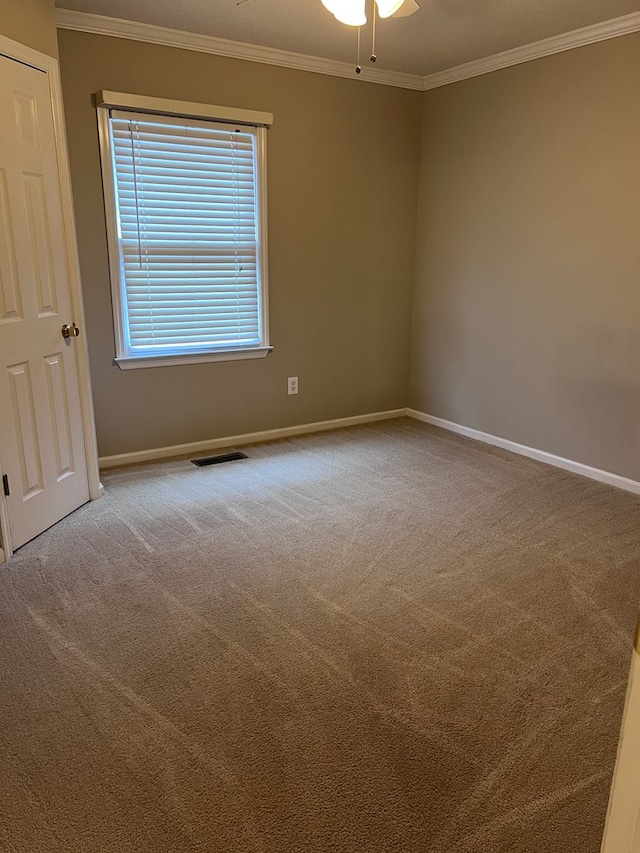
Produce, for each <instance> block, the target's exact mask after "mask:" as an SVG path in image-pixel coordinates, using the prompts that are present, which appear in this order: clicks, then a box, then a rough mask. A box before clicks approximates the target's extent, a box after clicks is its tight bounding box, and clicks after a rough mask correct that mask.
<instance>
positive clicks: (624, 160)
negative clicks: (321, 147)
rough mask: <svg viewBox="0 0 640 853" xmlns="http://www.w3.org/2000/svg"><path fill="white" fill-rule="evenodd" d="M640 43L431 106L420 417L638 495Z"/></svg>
mask: <svg viewBox="0 0 640 853" xmlns="http://www.w3.org/2000/svg"><path fill="white" fill-rule="evenodd" d="M639 79H640V35H631V36H626V37H624V38H618V39H614V40H611V41H607V42H603V43H601V44H597V45H592V46H589V47H585V48H580V49H579V50H573V51H569V52H567V53H562V54H559V55H557V56H553V57H549V58H546V59H542V60H538V61H535V62H530V63H528V64H525V65H520V66H517V67H514V68H509V69H505V70H503V71H499V72H495V73H493V74H489V75H486V76H484V77H479V78H476V79H473V80H469V81H465V82H461V83H457V84H455V85H451V86H447V87H444V88H441V89H437V90H434V91H431V92H427V93H425V95H424V105H423V106H424V110H423V133H422V166H421V176H420V202H419V218H418V258H417V283H416V293H415V303H414V316H413V334H412V368H411V379H410V401H409V402H410V405H411V406H413V407H415V408H417V409H420V410H422V411H424V412H427V413H429V414H432V415H436V416H439V417H442V418H446V419H449V420H452V421H455V422H457V423H460V424H464V425H467V426H470V427H474V428H476V429H479V430H484V431H486V432H490V433H493V434H495V435H499V436H502V437H505V438H508V439H511V440H513V441H517V442H521V443H523V444H527V445H531V446H534V447H537V448H541V449H543V450H546V451H549V452H551V453H555V454H559V455H561V456H565V457H569V458H570V459H574V460H577V461H580V462H583V463H586V464H589V465H593V466H595V467H598V468H604V469H607V470H610V471H614V472H616V473H619V474H622V475H626V476H628V477H632V478H634V479H640V165H639V164H640V101H639V99H638V86H637V81H638V80H639Z"/></svg>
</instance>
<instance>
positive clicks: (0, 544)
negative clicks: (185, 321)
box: [0, 35, 103, 563]
mask: <svg viewBox="0 0 640 853" xmlns="http://www.w3.org/2000/svg"><path fill="white" fill-rule="evenodd" d="M0 55H2V56H6V57H7V58H8V59H14V60H16V61H17V62H22V63H24V64H25V65H30V66H31V67H32V68H35V69H37V70H38V71H42V72H44V73H45V74H46V75H47V80H48V83H49V96H50V99H51V108H52V112H53V126H54V139H55V146H56V157H57V163H58V178H59V183H60V198H61V202H62V221H63V227H64V234H65V248H66V254H67V266H68V271H69V290H70V294H71V306H72V309H73V314H74V320H75V322H76V323H78V325H80V328H81V329H82V332H83V334H82V335H81V336H80V337H79V338H77V339H76V341H75V344H76V365H77V371H78V386H79V389H80V409H81V413H82V434H83V437H84V449H85V456H86V460H87V482H88V486H89V498H90V500H92V501H94V500H96V499H97V498H99V497H100V496H101V494H102V491H103V489H102V483H101V482H100V469H99V466H98V445H97V442H96V429H95V419H94V413H93V397H92V393H91V377H90V373H89V350H88V348H87V336H86V334H85V329H86V323H85V317H84V305H83V302H82V284H81V280H80V261H79V258H78V243H77V238H76V224H75V217H74V210H73V196H72V191H71V172H70V169H69V154H68V149H67V134H66V130H65V123H64V109H63V102H62V81H61V78H60V68H59V64H58V60H57V59H56V58H55V57H53V56H48V55H47V54H46V53H40V51H38V50H34V49H33V48H31V47H27V45H24V44H21V43H20V42H17V41H13V39H10V38H7V37H6V36H3V35H0ZM1 467H2V460H1V459H0V468H1ZM12 554H13V550H12V548H11V531H10V529H9V514H8V511H7V501H6V498H5V496H4V494H2V493H1V490H0V563H2V562H3V561H4V560H8V559H9V557H11V556H12Z"/></svg>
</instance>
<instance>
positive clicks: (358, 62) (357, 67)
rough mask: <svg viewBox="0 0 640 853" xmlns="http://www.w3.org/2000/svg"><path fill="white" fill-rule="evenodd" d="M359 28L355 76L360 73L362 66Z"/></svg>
mask: <svg viewBox="0 0 640 853" xmlns="http://www.w3.org/2000/svg"><path fill="white" fill-rule="evenodd" d="M360 29H361V28H360V27H358V56H357V58H356V74H359V73H360V72H361V71H362V66H361V65H360Z"/></svg>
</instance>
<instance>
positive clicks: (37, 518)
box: [0, 56, 89, 549]
mask: <svg viewBox="0 0 640 853" xmlns="http://www.w3.org/2000/svg"><path fill="white" fill-rule="evenodd" d="M73 320H74V318H73V316H72V307H71V295H70V274H69V259H68V257H67V249H66V242H65V231H64V222H63V213H62V202H61V191H60V178H59V172H58V162H57V154H56V143H55V135H54V124H53V112H52V107H51V101H50V92H49V81H48V77H47V74H45V73H44V72H43V71H39V70H37V69H35V68H32V67H30V66H29V65H24V64H22V63H20V62H17V61H15V60H13V59H8V58H7V57H5V56H0V464H1V465H2V471H3V474H4V475H5V483H4V491H5V494H6V493H7V491H9V496H8V497H7V498H6V506H7V511H8V517H9V529H10V532H11V543H12V547H13V548H14V549H15V548H18V547H19V546H20V545H23V544H24V543H25V542H27V541H28V540H29V539H32V538H33V537H34V536H37V534H38V533H41V532H42V531H43V530H45V529H46V528H47V527H50V526H51V525H52V524H54V523H55V522H56V521H58V520H59V519H61V518H62V517H63V516H65V515H67V514H68V513H70V512H71V511H72V510H74V509H76V508H77V507H78V506H80V505H81V504H83V503H85V502H86V501H87V500H89V487H88V479H87V462H86V456H85V449H84V435H83V424H82V412H81V407H80V396H79V384H78V372H77V364H76V352H75V349H76V343H75V338H73V337H69V338H66V339H65V338H63V335H62V327H63V325H68V326H71V327H72V330H73V331H75V330H74V329H73V326H72V324H73Z"/></svg>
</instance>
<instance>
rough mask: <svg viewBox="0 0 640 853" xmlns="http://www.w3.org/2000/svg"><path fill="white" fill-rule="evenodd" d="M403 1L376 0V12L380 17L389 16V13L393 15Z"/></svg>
mask: <svg viewBox="0 0 640 853" xmlns="http://www.w3.org/2000/svg"><path fill="white" fill-rule="evenodd" d="M403 3H404V0H376V6H377V7H378V14H379V15H380V17H381V18H390V17H391V15H394V14H395V13H396V12H397V11H398V9H399V8H400V6H402V4H403Z"/></svg>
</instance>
